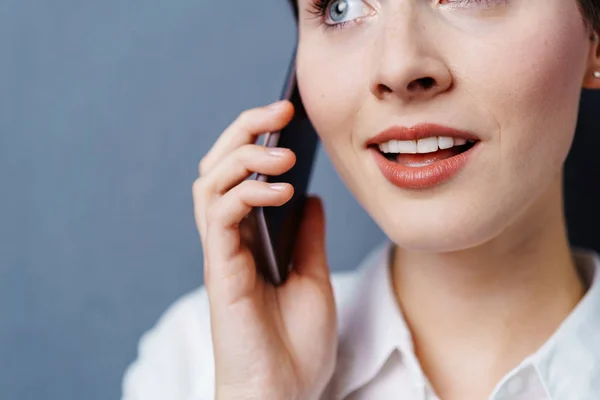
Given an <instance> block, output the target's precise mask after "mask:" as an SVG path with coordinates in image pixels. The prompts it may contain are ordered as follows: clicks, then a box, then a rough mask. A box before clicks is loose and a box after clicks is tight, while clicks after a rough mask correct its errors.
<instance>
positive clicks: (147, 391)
mask: <svg viewBox="0 0 600 400" xmlns="http://www.w3.org/2000/svg"><path fill="white" fill-rule="evenodd" d="M357 279H358V273H357V272H355V271H347V272H336V273H332V274H331V283H332V286H333V291H334V296H335V299H336V306H337V308H338V310H339V309H341V308H343V306H344V304H345V303H347V302H348V301H349V299H350V298H351V297H352V296H351V292H352V291H353V288H354V287H355V285H356V283H357ZM213 381H214V365H213V350H212V338H211V330H210V313H209V303H208V296H207V293H206V290H205V288H204V287H200V288H198V289H196V290H194V291H193V292H190V293H188V294H186V295H185V296H183V297H181V298H180V299H179V300H177V301H176V302H175V303H173V305H172V306H171V307H169V309H167V311H166V312H165V313H164V314H163V315H162V316H161V317H160V319H159V320H158V322H157V323H156V324H155V326H154V327H153V328H152V329H151V330H149V331H148V332H146V333H145V334H144V335H143V336H142V338H141V339H140V341H139V345H138V356H137V359H136V360H135V362H133V363H132V364H131V365H130V366H129V368H128V369H127V371H126V372H125V376H124V378H123V388H122V390H123V397H122V399H123V400H154V399H157V400H158V399H166V398H168V399H172V400H196V399H205V398H212V396H213Z"/></svg>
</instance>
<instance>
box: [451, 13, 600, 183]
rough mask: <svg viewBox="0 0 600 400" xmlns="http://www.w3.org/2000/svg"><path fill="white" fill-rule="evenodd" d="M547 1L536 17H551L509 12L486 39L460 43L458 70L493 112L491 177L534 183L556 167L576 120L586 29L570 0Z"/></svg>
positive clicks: (558, 167) (481, 101)
mask: <svg viewBox="0 0 600 400" xmlns="http://www.w3.org/2000/svg"><path fill="white" fill-rule="evenodd" d="M549 4H554V6H552V7H548V8H546V9H545V10H544V11H541V12H542V13H544V15H540V16H539V19H538V20H539V21H558V22H559V23H557V24H543V23H538V24H531V23H530V22H528V20H529V21H530V20H531V18H528V19H525V18H523V19H516V20H514V21H512V22H511V26H510V27H507V28H506V29H503V35H502V36H501V37H500V36H498V37H497V38H495V39H494V42H493V43H488V44H487V45H482V44H481V43H479V45H473V46H468V45H467V46H465V48H467V49H469V50H468V54H466V53H464V50H463V56H462V57H463V60H466V59H468V60H470V61H471V62H469V63H465V64H462V65H463V66H465V68H463V69H462V70H461V69H458V70H459V73H460V74H461V75H462V76H461V77H460V78H459V80H460V81H461V82H463V85H464V87H465V88H466V90H468V91H469V92H470V93H471V94H472V96H473V97H475V98H476V100H477V102H478V103H479V105H480V106H482V107H483V108H485V109H486V111H487V112H488V113H489V114H491V116H492V118H493V119H495V122H496V124H497V129H498V132H497V136H496V137H495V142H496V143H495V144H496V149H497V162H498V163H500V164H499V165H498V167H499V168H498V169H497V170H496V172H497V174H498V175H499V176H497V178H498V179H501V180H502V181H504V183H505V184H507V185H511V186H513V187H514V186H519V185H521V186H525V185H532V184H533V182H535V184H536V185H538V186H540V187H541V186H542V185H544V184H547V183H548V180H549V179H550V178H552V177H553V176H554V175H555V174H556V173H558V172H559V171H560V170H561V168H562V163H563V162H564V160H565V158H566V156H567V154H568V151H569V149H570V146H571V142H572V139H573V134H574V129H575V125H576V121H577V111H578V104H579V97H580V94H581V86H582V81H581V78H582V77H583V74H584V70H585V67H586V65H585V61H586V57H585V56H586V54H587V53H588V51H589V48H588V45H587V42H586V33H585V31H584V28H583V23H582V22H581V17H580V14H579V12H578V10H577V6H576V4H575V2H574V1H573V2H571V1H567V2H552V3H549ZM565 16H568V17H565ZM456 60H457V64H458V59H456ZM524 171H528V172H527V173H524ZM542 175H546V178H545V179H544V178H543V177H542ZM516 177H518V179H516Z"/></svg>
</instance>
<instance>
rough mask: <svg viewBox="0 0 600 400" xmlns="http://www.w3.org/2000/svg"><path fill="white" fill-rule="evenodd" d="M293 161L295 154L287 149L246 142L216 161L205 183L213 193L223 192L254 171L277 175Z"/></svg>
mask: <svg viewBox="0 0 600 400" xmlns="http://www.w3.org/2000/svg"><path fill="white" fill-rule="evenodd" d="M295 162H296V156H295V154H294V153H293V152H292V151H291V150H289V149H286V148H268V147H264V146H260V145H254V144H247V145H244V146H242V147H239V148H237V149H235V150H234V151H233V153H231V155H230V156H229V157H227V158H225V159H224V160H223V161H221V162H220V163H217V164H216V165H215V166H214V167H213V168H212V169H211V170H210V172H209V173H208V174H207V175H206V185H208V186H209V187H210V188H211V189H212V191H214V192H215V193H218V194H224V193H225V192H227V191H228V190H230V189H231V188H233V187H234V186H236V185H237V184H239V183H241V182H242V181H243V180H244V179H246V178H247V177H248V176H249V175H251V174H252V173H254V172H258V173H259V174H264V175H270V176H277V175H281V174H283V173H284V172H286V171H287V170H289V169H290V168H291V167H292V166H293V165H294V163H295Z"/></svg>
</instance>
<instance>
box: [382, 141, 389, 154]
mask: <svg viewBox="0 0 600 400" xmlns="http://www.w3.org/2000/svg"><path fill="white" fill-rule="evenodd" d="M379 149H380V150H381V151H382V152H384V153H391V151H390V142H385V143H381V144H380V145H379Z"/></svg>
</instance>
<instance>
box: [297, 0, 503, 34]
mask: <svg viewBox="0 0 600 400" xmlns="http://www.w3.org/2000/svg"><path fill="white" fill-rule="evenodd" d="M332 1H333V0H310V3H311V4H310V5H309V9H308V12H309V13H310V14H312V15H314V16H315V18H319V19H320V20H321V25H323V27H324V28H325V29H330V30H335V29H342V28H343V27H344V26H346V24H348V23H350V22H354V21H344V22H339V23H337V24H326V23H324V22H323V18H324V17H325V15H326V14H327V7H328V6H329V4H330V3H331V2H332ZM495 1H497V0H456V1H455V2H454V3H455V4H454V6H452V8H454V7H460V6H466V5H469V4H471V3H477V4H482V5H486V6H490V5H491V4H492V3H494V2H495ZM503 1H506V0H503ZM456 3H458V4H456Z"/></svg>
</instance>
